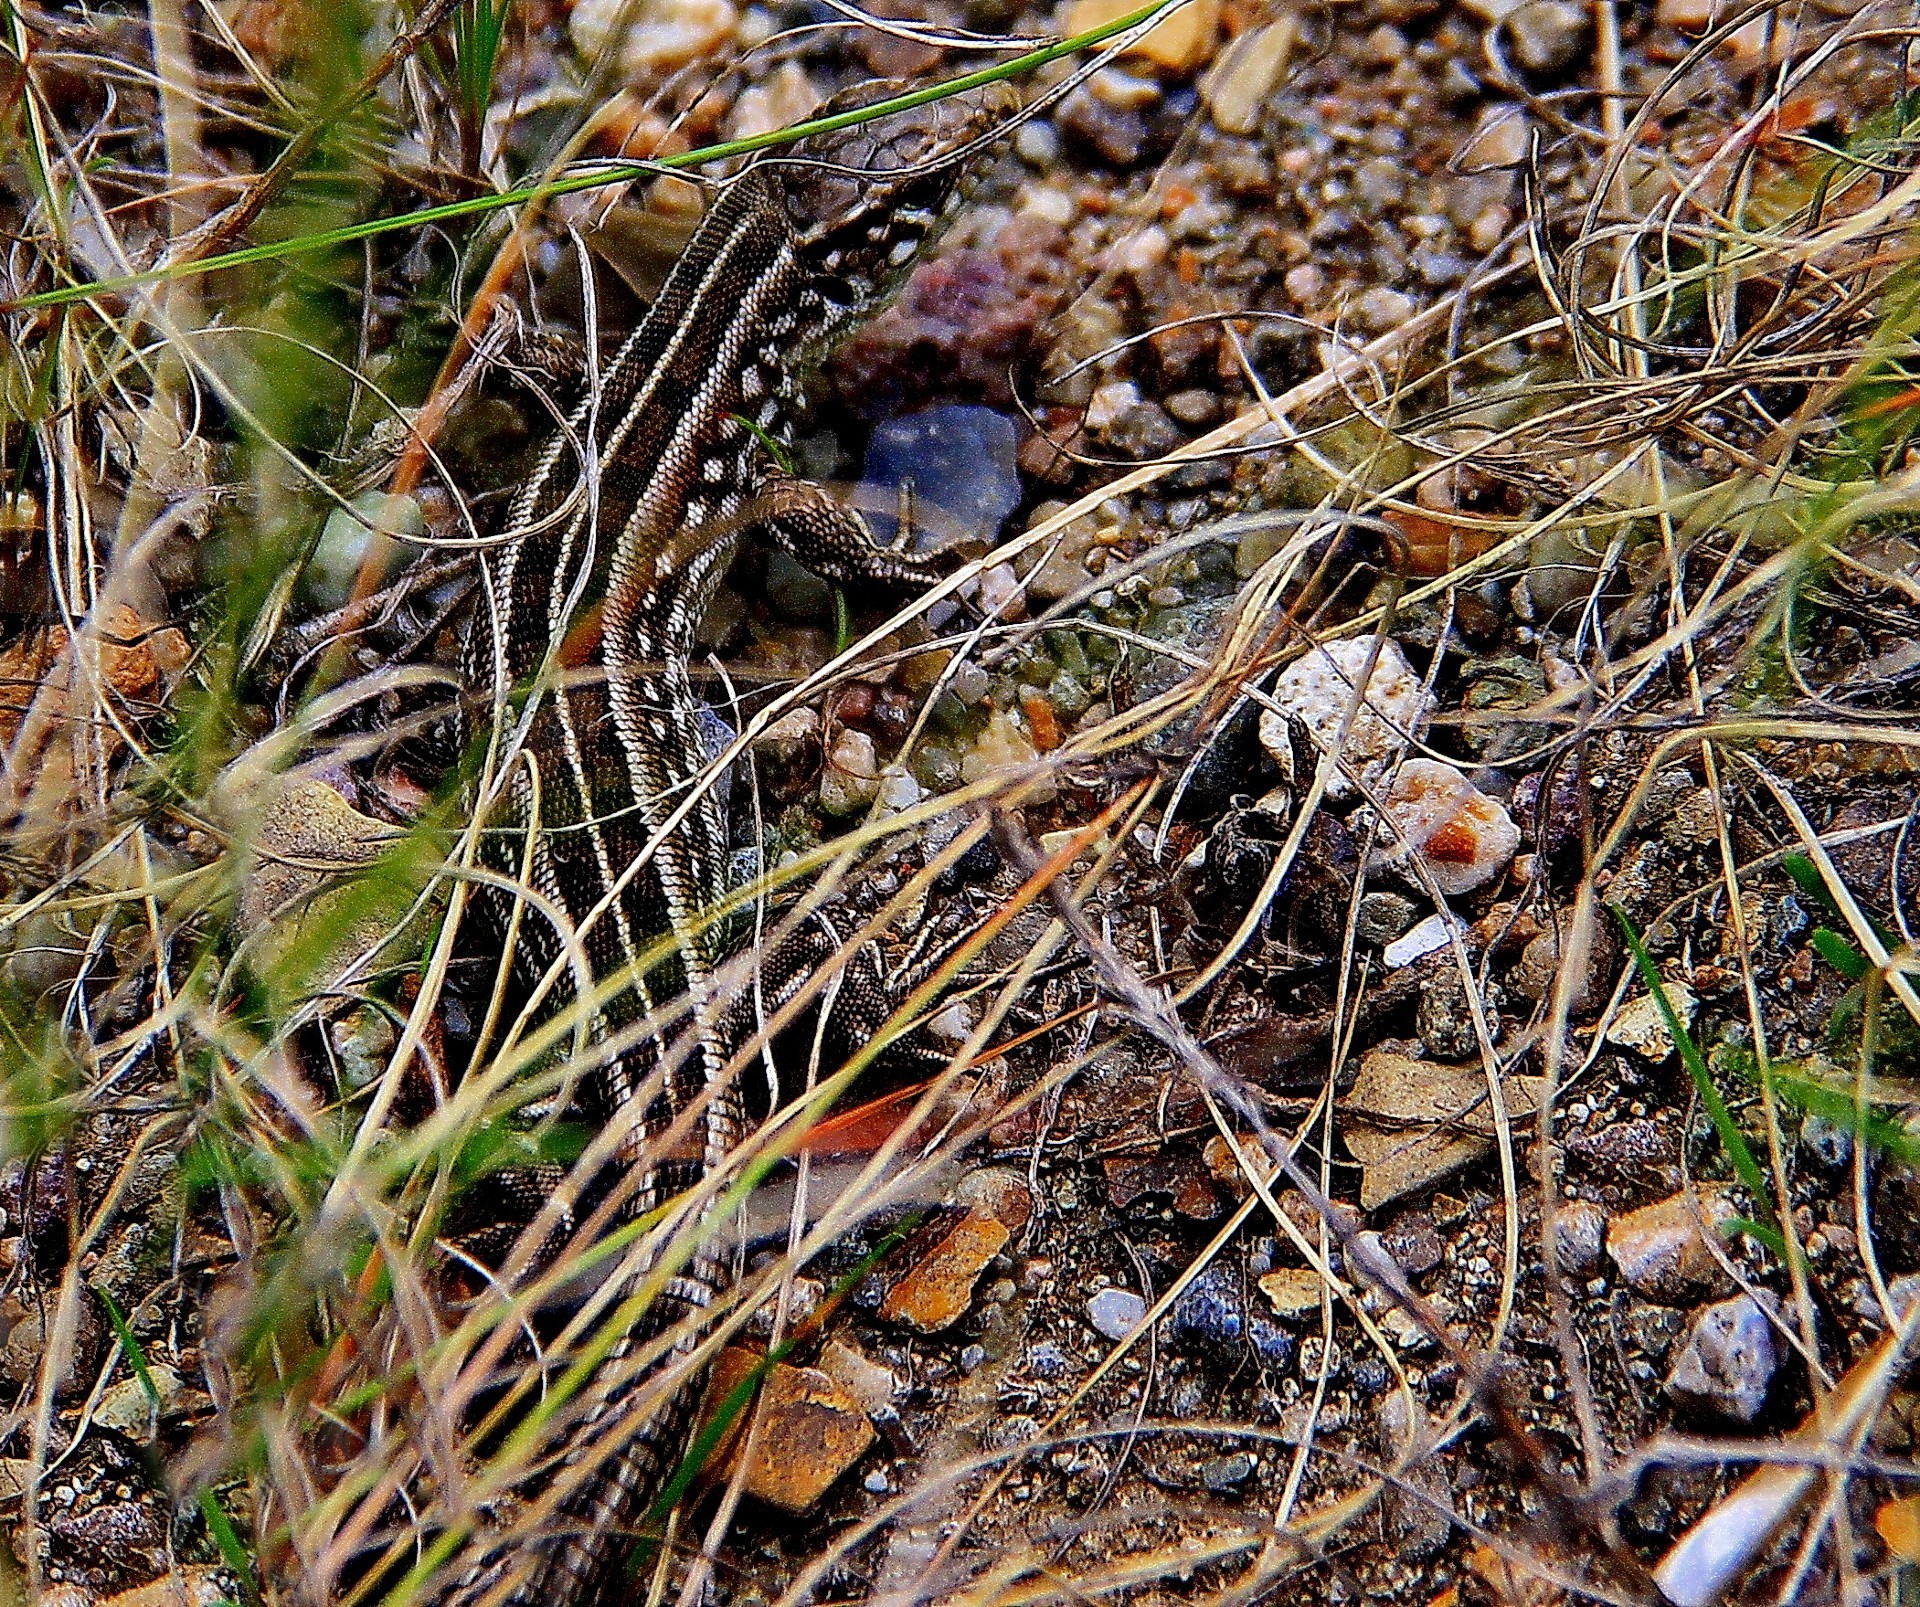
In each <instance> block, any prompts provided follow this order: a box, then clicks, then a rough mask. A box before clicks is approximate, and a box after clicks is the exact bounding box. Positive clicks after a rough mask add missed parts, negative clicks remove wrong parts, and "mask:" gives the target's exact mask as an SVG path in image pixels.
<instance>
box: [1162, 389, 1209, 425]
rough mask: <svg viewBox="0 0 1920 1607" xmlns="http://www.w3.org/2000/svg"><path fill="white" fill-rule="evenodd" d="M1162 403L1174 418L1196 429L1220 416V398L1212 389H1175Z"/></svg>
mask: <svg viewBox="0 0 1920 1607" xmlns="http://www.w3.org/2000/svg"><path fill="white" fill-rule="evenodd" d="M1162 405H1163V406H1164V407H1165V408H1166V410H1167V412H1168V414H1169V415H1170V416H1172V417H1173V418H1174V419H1176V420H1178V421H1179V422H1180V423H1182V424H1185V425H1188V426H1190V427H1192V428H1196V429H1197V428H1198V427H1199V426H1201V425H1203V424H1211V423H1212V422H1213V421H1214V420H1215V419H1217V418H1218V417H1219V416H1220V398H1219V397H1218V396H1216V395H1214V393H1213V392H1212V391H1205V390H1185V391H1175V392H1174V393H1173V394H1172V395H1171V396H1169V397H1168V398H1167V399H1166V401H1165V402H1164V403H1163V404H1162Z"/></svg>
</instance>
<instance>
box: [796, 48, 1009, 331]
mask: <svg viewBox="0 0 1920 1607" xmlns="http://www.w3.org/2000/svg"><path fill="white" fill-rule="evenodd" d="M911 87H912V86H911V85H908V84H903V83H892V82H885V81H876V82H873V83H866V84H856V85H855V86H854V87H853V88H851V89H849V90H843V91H842V92H841V93H840V94H838V95H835V96H834V97H833V98H832V99H831V100H829V101H828V102H827V103H826V104H825V105H824V106H822V107H821V108H820V110H819V112H818V113H816V114H815V115H816V116H819V117H831V116H833V115H835V114H836V113H839V112H846V111H852V110H857V109H858V108H860V107H862V106H869V105H872V104H873V103H874V102H876V101H879V100H884V99H886V98H887V97H889V96H891V95H897V94H901V93H904V92H905V91H906V90H908V89H909V88H911ZM1019 107H1020V98H1019V96H1018V95H1017V94H1016V93H1015V92H1014V90H1013V89H1012V88H1011V87H1010V86H1008V85H1006V84H1000V83H995V84H986V85H983V86H981V87H980V88H978V89H972V90H968V91H966V92H965V93H963V94H959V95H955V96H952V97H951V98H949V99H946V100H940V101H933V102H930V103H929V104H927V105H925V106H921V107H917V108H915V109H914V110H912V111H908V112H900V113H897V114H895V115H894V116H891V117H883V118H878V119H875V120H874V121H872V122H867V123H858V124H854V125H853V126H851V127H848V128H842V129H837V130H835V131H834V132H832V133H829V134H815V135H811V136H810V137H808V138H807V139H804V140H801V141H799V142H798V143H797V144H795V145H793V146H791V147H790V148H788V149H787V150H785V151H782V152H780V153H778V154H777V155H775V156H773V157H770V158H767V159H766V160H767V161H768V162H769V164H770V165H772V164H777V167H778V175H779V179H780V194H781V198H782V201H783V203H784V205H785V206H786V209H787V216H788V219H789V221H790V222H791V224H792V226H793V231H794V247H795V249H796V251H797V252H798V253H799V256H800V259H801V261H802V262H803V263H804V264H805V265H806V266H807V267H808V268H810V269H811V270H812V271H813V273H814V276H815V281H816V284H817V286H818V288H819V289H820V291H821V292H822V294H823V295H824V296H825V297H826V298H827V299H828V300H829V301H830V302H832V303H834V304H836V305H837V306H839V307H841V308H843V309H844V311H845V314H846V315H847V316H849V317H857V316H859V315H860V314H862V313H864V312H866V311H868V310H870V309H872V308H873V307H875V306H877V305H878V304H879V303H880V302H882V301H884V300H885V299H886V298H887V297H888V296H889V295H890V294H892V292H893V291H894V290H895V289H896V288H897V287H898V286H899V284H900V282H901V281H902V280H903V279H905V277H906V275H907V270H908V269H909V268H910V267H912V265H913V262H914V259H915V258H917V257H918V256H919V255H920V253H921V251H922V250H924V249H925V248H926V246H927V245H929V244H930V243H931V242H932V241H933V240H934V239H935V238H936V237H937V236H938V235H939V233H940V231H941V230H942V229H943V228H944V227H945V226H946V224H947V222H948V221H949V220H950V219H951V218H952V216H953V214H954V212H955V211H956V210H957V209H958V207H959V204H960V202H961V200H962V199H963V198H964V197H965V195H966V192H967V190H968V189H969V188H970V187H971V181H972V179H973V178H974V177H975V176H977V173H978V170H979V167H980V161H979V159H980V157H981V156H982V155H984V153H985V152H986V150H987V148H988V146H989V144H990V143H991V140H992V136H993V134H994V131H995V130H996V129H997V128H999V127H1001V126H1002V125H1004V124H1005V123H1006V122H1007V121H1008V119H1009V118H1010V117H1011V116H1012V115H1013V113H1014V112H1016V111H1018V110H1019Z"/></svg>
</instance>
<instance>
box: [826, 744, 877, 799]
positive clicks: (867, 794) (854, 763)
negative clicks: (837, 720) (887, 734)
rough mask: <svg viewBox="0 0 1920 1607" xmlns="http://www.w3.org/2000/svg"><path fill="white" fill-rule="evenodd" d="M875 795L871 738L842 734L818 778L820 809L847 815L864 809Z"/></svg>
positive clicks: (874, 772)
mask: <svg viewBox="0 0 1920 1607" xmlns="http://www.w3.org/2000/svg"><path fill="white" fill-rule="evenodd" d="M879 793H880V769H879V763H878V758H877V756H876V754H875V753H874V747H873V738H872V737H870V736H868V735H867V733H866V732H864V731H853V730H846V731H842V732H841V733H840V735H839V737H838V738H837V739H836V740H835V742H834V744H833V752H832V753H831V754H830V755H829V756H828V759H827V767H826V769H825V771H823V772H822V774H821V777H820V807H821V808H822V809H824V810H825V811H826V812H827V813H828V814H830V815H851V814H854V813H856V812H857V811H859V810H861V809H864V808H866V807H867V805H868V804H870V803H872V802H873V800H874V799H875V798H876V797H878V796H879Z"/></svg>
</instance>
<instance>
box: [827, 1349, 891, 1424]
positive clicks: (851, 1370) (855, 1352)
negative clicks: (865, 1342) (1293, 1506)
mask: <svg viewBox="0 0 1920 1607" xmlns="http://www.w3.org/2000/svg"><path fill="white" fill-rule="evenodd" d="M817 1365H818V1367H819V1368H820V1370H821V1371H822V1372H823V1373H825V1374H827V1376H828V1377H830V1378H831V1379H833V1380H834V1382H835V1383H837V1384H838V1385H839V1386H840V1387H841V1388H842V1389H844V1390H845V1391H846V1392H847V1393H848V1394H849V1395H851V1396H852V1397H853V1398H854V1399H855V1400H857V1401H859V1402H860V1404H861V1406H862V1407H863V1408H864V1409H865V1410H866V1411H867V1412H868V1413H873V1412H878V1411H883V1410H884V1409H885V1408H887V1407H888V1406H890V1405H891V1404H892V1403H893V1397H894V1395H895V1394H896V1393H897V1392H898V1391H899V1388H900V1381H899V1379H897V1378H896V1377H894V1375H893V1370H892V1369H891V1368H889V1367H882V1366H881V1365H880V1363H879V1362H877V1361H874V1360H873V1359H872V1358H871V1357H869V1356H868V1355H867V1354H866V1352H864V1351H862V1350H859V1349H857V1348H855V1347H854V1346H853V1345H850V1344H848V1343H847V1342H846V1341H845V1340H844V1339H829V1340H828V1341H827V1342H826V1343H825V1344H824V1345H822V1346H821V1347H820V1358H819V1361H818V1363H817Z"/></svg>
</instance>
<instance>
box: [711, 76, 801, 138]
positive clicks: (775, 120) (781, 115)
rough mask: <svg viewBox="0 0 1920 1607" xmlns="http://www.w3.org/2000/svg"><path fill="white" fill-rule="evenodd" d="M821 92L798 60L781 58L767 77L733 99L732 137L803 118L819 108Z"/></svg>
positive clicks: (729, 132) (767, 130) (747, 135)
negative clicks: (785, 60) (781, 60)
mask: <svg viewBox="0 0 1920 1607" xmlns="http://www.w3.org/2000/svg"><path fill="white" fill-rule="evenodd" d="M820 101H821V94H820V90H819V88H818V86H816V85H815V84H814V82H813V80H812V79H811V78H809V77H808V76H807V70H806V69H805V68H804V67H802V66H801V65H800V64H799V63H798V62H797V61H787V62H782V63H781V64H780V65H779V66H778V67H776V68H774V70H773V71H772V72H771V73H769V74H768V75H767V78H766V81H765V82H764V83H759V84H750V85H749V86H748V87H747V88H745V89H743V90H741V92H740V98H739V99H738V100H736V101H735V102H734V103H733V116H732V118H731V119H730V121H729V125H728V129H727V137H728V138H729V139H752V138H753V137H754V136H756V135H759V134H770V133H772V132H773V131H774V130H775V129H776V128H787V127H790V126H791V125H793V124H794V123H799V122H804V121H805V120H806V119H807V118H809V117H811V116H812V115H813V114H814V113H815V112H816V111H818V110H819V109H820Z"/></svg>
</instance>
